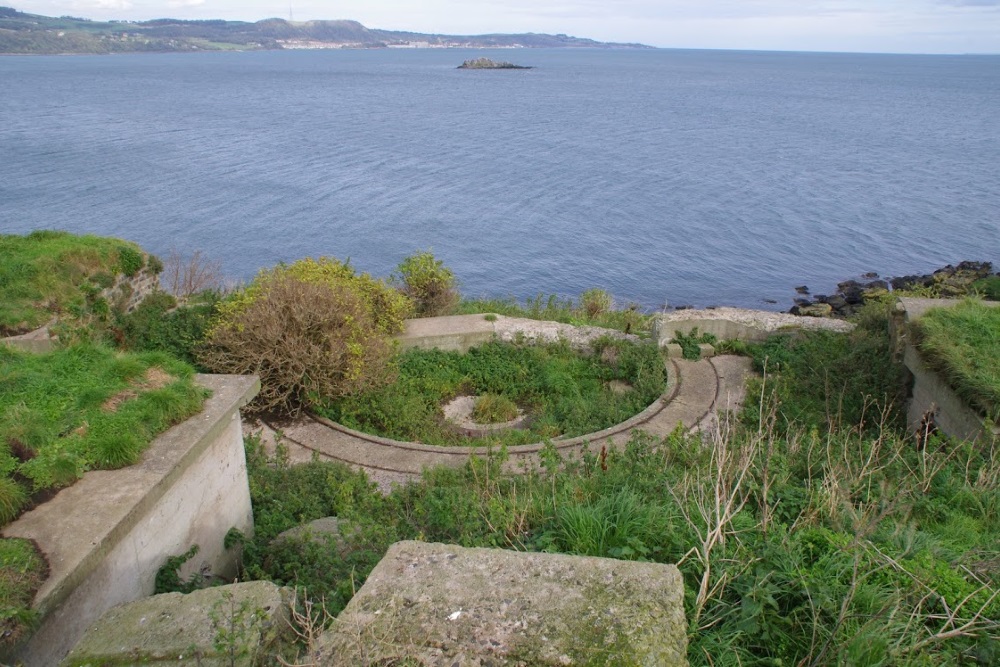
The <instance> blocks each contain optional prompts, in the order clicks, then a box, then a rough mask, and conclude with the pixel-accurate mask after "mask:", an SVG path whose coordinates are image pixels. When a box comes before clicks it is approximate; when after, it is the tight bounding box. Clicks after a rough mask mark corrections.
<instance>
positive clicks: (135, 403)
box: [0, 344, 206, 525]
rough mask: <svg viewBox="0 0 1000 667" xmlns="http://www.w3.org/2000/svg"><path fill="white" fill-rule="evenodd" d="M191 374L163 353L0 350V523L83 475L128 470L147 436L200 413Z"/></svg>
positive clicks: (201, 395) (200, 395)
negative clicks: (94, 471) (44, 495)
mask: <svg viewBox="0 0 1000 667" xmlns="http://www.w3.org/2000/svg"><path fill="white" fill-rule="evenodd" d="M192 376H193V370H192V369H191V367H190V366H188V365H186V364H184V363H182V362H179V361H177V360H175V359H173V358H171V357H169V356H168V355H166V354H163V353H147V354H127V353H119V352H114V351H112V350H110V349H108V348H104V347H100V346H94V345H88V344H84V345H77V346H74V347H70V348H65V349H59V350H56V351H53V352H49V353H46V354H39V355H35V354H29V353H26V352H20V351H16V350H14V349H11V348H8V347H5V346H0V525H2V524H4V523H7V522H8V521H10V520H12V519H14V518H15V517H16V516H17V515H18V514H19V513H20V512H21V511H23V510H24V509H25V508H26V507H27V506H28V505H29V504H30V502H31V498H32V496H35V495H36V494H39V493H44V492H46V491H48V490H51V489H56V488H60V487H63V486H67V485H69V484H71V483H72V482H73V481H75V480H76V479H77V478H78V477H79V476H80V475H81V474H83V472H84V471H86V470H91V469H110V468H118V467H122V466H126V465H130V464H132V463H135V462H136V461H137V460H138V458H139V455H140V453H141V452H142V450H143V449H144V448H145V447H146V445H148V444H149V442H150V441H151V440H152V439H153V438H154V437H155V436H156V435H157V434H159V433H160V432H161V431H163V430H165V429H166V428H168V427H170V426H172V425H173V424H176V423H179V422H181V421H183V420H184V419H187V418H188V417H189V416H191V415H192V414H194V413H196V412H198V411H199V410H200V409H201V407H202V404H203V402H204V399H205V396H206V391H205V390H204V389H202V388H200V387H198V386H196V385H195V384H194V381H193V377H192Z"/></svg>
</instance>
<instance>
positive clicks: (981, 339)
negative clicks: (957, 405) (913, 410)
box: [912, 300, 1000, 421]
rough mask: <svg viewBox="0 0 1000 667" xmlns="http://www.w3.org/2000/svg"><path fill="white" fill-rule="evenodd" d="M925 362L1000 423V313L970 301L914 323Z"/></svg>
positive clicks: (998, 309)
mask: <svg viewBox="0 0 1000 667" xmlns="http://www.w3.org/2000/svg"><path fill="white" fill-rule="evenodd" d="M912 326H913V331H914V333H915V334H916V340H917V345H918V347H919V349H920V353H921V356H922V358H923V359H924V360H925V361H926V362H927V363H928V365H929V366H931V367H932V368H933V369H934V370H936V371H938V372H939V373H940V374H941V376H942V377H943V378H945V380H946V381H947V382H948V383H949V384H950V385H951V387H952V388H953V389H954V390H955V391H956V392H957V393H958V395H959V396H961V397H962V399H964V400H965V401H966V402H967V403H968V404H969V405H971V406H973V407H974V408H975V409H976V410H978V411H980V412H981V413H983V414H984V415H986V416H987V417H989V418H990V419H993V420H994V421H1000V308H997V307H990V306H986V305H983V304H982V303H980V302H977V301H973V300H966V301H963V302H962V303H960V304H958V305H957V306H955V307H954V308H935V309H932V310H930V311H928V312H927V313H926V314H925V315H924V316H923V317H921V318H920V319H919V320H917V321H916V322H914V323H913V325H912Z"/></svg>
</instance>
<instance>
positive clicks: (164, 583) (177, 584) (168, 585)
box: [153, 544, 205, 595]
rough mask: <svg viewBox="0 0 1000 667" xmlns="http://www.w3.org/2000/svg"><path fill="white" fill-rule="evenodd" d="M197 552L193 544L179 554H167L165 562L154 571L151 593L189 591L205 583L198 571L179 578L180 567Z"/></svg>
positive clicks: (196, 546) (201, 586) (196, 547)
mask: <svg viewBox="0 0 1000 667" xmlns="http://www.w3.org/2000/svg"><path fill="white" fill-rule="evenodd" d="M197 554H198V545H197V544H193V545H191V548H190V549H188V550H187V551H185V552H184V553H182V554H180V555H179V556H168V557H167V560H166V562H165V563H164V564H163V565H162V566H161V567H160V569H159V570H157V571H156V579H155V583H154V587H153V594H154V595H160V594H161V593H190V592H191V591H196V590H198V589H199V588H203V587H204V585H205V578H204V577H202V576H201V574H200V573H198V572H195V573H194V574H192V575H191V576H190V577H188V578H187V579H183V578H181V574H180V569H181V567H182V566H183V565H184V564H185V563H186V562H188V561H189V560H191V559H192V558H194V557H195V556H196V555H197Z"/></svg>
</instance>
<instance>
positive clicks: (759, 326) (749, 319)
mask: <svg viewBox="0 0 1000 667" xmlns="http://www.w3.org/2000/svg"><path fill="white" fill-rule="evenodd" d="M853 328H854V325H853V324H851V323H849V322H845V321H843V320H833V319H825V318H820V317H799V316H797V315H788V314H787V313H772V312H770V311H765V310H746V309H743V308H713V309H710V310H677V311H674V312H670V313H662V314H660V315H657V316H656V318H655V320H654V322H653V339H654V340H656V341H657V342H658V344H659V345H660V347H663V346H664V345H666V344H668V343H670V342H672V341H673V340H674V338H675V337H676V335H677V332H678V331H679V332H681V333H682V334H684V335H689V334H691V332H693V331H694V330H695V329H697V330H698V333H699V334H706V333H707V334H712V335H713V336H715V337H716V338H718V339H719V340H746V341H760V340H764V339H765V338H767V337H768V336H771V335H773V334H776V333H782V332H794V331H812V330H826V331H839V332H847V331H851V330H852V329H853Z"/></svg>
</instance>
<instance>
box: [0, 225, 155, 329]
mask: <svg viewBox="0 0 1000 667" xmlns="http://www.w3.org/2000/svg"><path fill="white" fill-rule="evenodd" d="M145 261H146V260H145V256H144V255H143V254H142V251H141V250H140V249H139V247H138V246H136V245H135V244H133V243H129V242H127V241H122V240H119V239H112V238H103V237H98V236H90V235H86V236H75V235H73V234H69V233H67V232H56V231H37V232H32V233H31V234H28V235H27V236H15V235H0V291H2V293H3V295H4V296H3V300H2V301H0V335H3V336H9V335H16V334H21V333H26V332H28V331H32V330H33V329H37V328H38V327H40V326H42V325H43V324H45V323H46V322H48V321H49V320H51V319H52V318H53V317H57V316H58V317H59V318H61V319H69V320H72V321H82V322H86V321H88V320H89V319H93V318H98V319H100V318H104V317H106V316H107V315H108V313H109V311H110V306H111V304H108V303H107V302H105V301H104V300H103V299H102V298H101V297H100V291H101V290H102V289H104V288H106V287H110V286H111V285H112V284H113V283H114V276H116V275H118V274H125V275H127V276H132V275H135V273H136V272H138V271H139V270H140V269H141V268H142V267H143V266H144V263H145Z"/></svg>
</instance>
